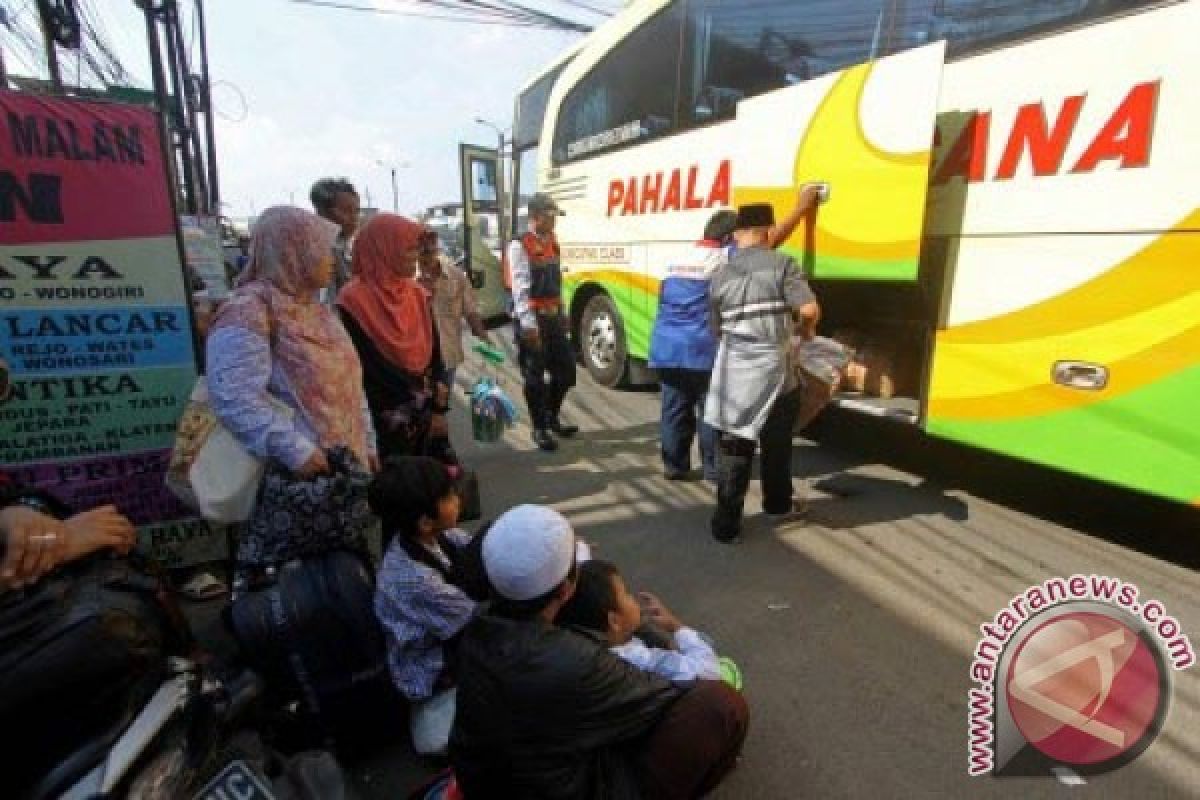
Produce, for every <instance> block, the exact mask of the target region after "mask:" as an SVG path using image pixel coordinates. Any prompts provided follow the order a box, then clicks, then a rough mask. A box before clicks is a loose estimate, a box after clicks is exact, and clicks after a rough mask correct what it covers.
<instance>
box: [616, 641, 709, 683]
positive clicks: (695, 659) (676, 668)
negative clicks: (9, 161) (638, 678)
mask: <svg viewBox="0 0 1200 800" xmlns="http://www.w3.org/2000/svg"><path fill="white" fill-rule="evenodd" d="M675 646H676V647H677V648H679V649H678V650H663V649H661V648H658V647H647V646H646V643H645V642H643V641H642V640H641V639H639V638H637V637H636V636H635V637H634V638H632V639H630V640H629V641H628V642H626V643H625V644H623V645H621V646H620V647H614V648H612V651H613V653H614V654H615V655H617V656H618V657H620V658H621V659H623V660H625V661H627V662H629V663H630V664H632V665H633V666H635V667H637V668H638V669H640V670H642V671H643V672H652V673H654V674H655V675H658V676H660V677H663V678H666V679H667V680H669V681H681V682H686V681H696V680H708V681H716V680H720V679H721V664H720V661H719V660H718V658H717V654H716V651H714V650H713V649H712V645H710V644H709V643H708V642H707V641H705V640H704V637H703V636H701V635H700V633H699V632H698V631H695V630H693V629H692V628H680V629H679V630H678V631H676V632H675Z"/></svg>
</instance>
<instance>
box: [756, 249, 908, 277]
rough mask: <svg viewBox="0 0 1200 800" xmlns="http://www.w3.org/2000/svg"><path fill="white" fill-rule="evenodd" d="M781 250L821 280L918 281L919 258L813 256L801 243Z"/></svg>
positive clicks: (812, 275)
mask: <svg viewBox="0 0 1200 800" xmlns="http://www.w3.org/2000/svg"><path fill="white" fill-rule="evenodd" d="M780 250H781V251H782V252H784V253H787V254H788V255H789V256H791V257H792V258H794V259H796V263H798V264H800V265H801V266H803V267H804V270H805V272H806V273H807V274H808V275H810V276H811V277H813V278H819V279H821V280H845V281H915V280H916V279H917V262H916V260H915V259H910V258H904V259H897V260H894V261H875V260H868V259H861V258H847V257H842V256H831V255H826V254H816V255H815V256H814V257H812V258H809V257H807V256H806V255H805V253H804V250H803V249H801V248H799V247H781V248H780ZM809 262H812V263H811V264H810V263H809Z"/></svg>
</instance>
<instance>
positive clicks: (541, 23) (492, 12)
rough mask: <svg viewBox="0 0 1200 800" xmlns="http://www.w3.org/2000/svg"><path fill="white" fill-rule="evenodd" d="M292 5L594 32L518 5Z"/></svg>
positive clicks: (307, 1) (312, 1)
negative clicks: (421, 7) (443, 11)
mask: <svg viewBox="0 0 1200 800" xmlns="http://www.w3.org/2000/svg"><path fill="white" fill-rule="evenodd" d="M292 2H293V3H298V4H300V5H309V6H317V7H323V8H332V9H338V10H341V11H360V12H363V13H368V14H384V15H389V16H399V17H416V18H421V19H432V20H442V21H446V22H458V23H467V24H478V25H498V26H505V27H515V28H544V29H549V30H569V31H573V32H577V33H587V32H589V31H591V30H592V28H591V26H588V25H584V24H582V23H579V22H575V21H573V20H569V19H566V18H565V17H558V16H555V15H553V14H547V13H545V12H541V11H538V10H536V9H531V8H528V7H525V6H521V5H519V4H517V3H486V2H467V0H458V2H453V0H441V1H440V2H439V0H412V2H413V3H414V4H419V5H427V6H430V7H434V8H441V9H446V10H447V11H461V12H462V13H460V14H439V13H431V12H426V11H419V10H415V9H400V8H376V7H369V6H358V5H351V4H349V3H342V2H336V0H292Z"/></svg>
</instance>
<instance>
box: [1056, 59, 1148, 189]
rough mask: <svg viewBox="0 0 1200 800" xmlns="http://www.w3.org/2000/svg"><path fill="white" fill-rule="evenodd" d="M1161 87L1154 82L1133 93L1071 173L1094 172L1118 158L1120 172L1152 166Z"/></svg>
mask: <svg viewBox="0 0 1200 800" xmlns="http://www.w3.org/2000/svg"><path fill="white" fill-rule="evenodd" d="M1159 85H1160V81H1151V82H1148V83H1139V84H1138V85H1137V86H1134V87H1133V88H1132V89H1130V90H1129V94H1127V95H1126V96H1125V99H1124V100H1122V101H1121V105H1119V106H1118V107H1117V110H1116V111H1114V112H1113V115H1112V117H1110V118H1109V120H1108V122H1107V123H1105V125H1104V127H1103V128H1101V129H1100V132H1099V133H1098V134H1096V138H1095V139H1093V140H1092V143H1091V144H1090V145H1088V149H1087V150H1085V151H1084V153H1083V155H1082V156H1080V158H1079V163H1078V164H1076V165H1075V166H1074V167H1073V168H1072V169H1071V172H1074V173H1080V172H1091V171H1092V170H1094V169H1095V168H1096V166H1097V165H1099V163H1100V162H1101V161H1110V160H1112V159H1118V158H1119V159H1120V160H1121V169H1129V168H1131V167H1144V166H1146V165H1147V164H1149V163H1150V141H1151V139H1153V137H1154V113H1155V110H1156V108H1157V106H1158V87H1159Z"/></svg>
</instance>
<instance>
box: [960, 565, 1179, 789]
mask: <svg viewBox="0 0 1200 800" xmlns="http://www.w3.org/2000/svg"><path fill="white" fill-rule="evenodd" d="M1139 595H1140V593H1139V591H1138V588H1137V587H1136V586H1134V585H1133V584H1130V583H1125V582H1124V581H1122V580H1120V579H1119V578H1110V577H1106V576H1102V575H1072V576H1071V577H1069V578H1050V579H1048V580H1046V581H1043V582H1042V583H1041V584H1039V585H1037V586H1031V587H1029V588H1028V589H1026V590H1025V591H1024V592H1022V593H1021V594H1019V595H1017V596H1016V597H1015V598H1013V600H1012V602H1011V603H1009V605H1008V606H1007V607H1006V608H1004V609H1002V610H1001V611H1000V612H999V613H997V614H996V616H995V618H994V619H993V620H992V621H991V622H990V623H986V624H984V625H981V626H980V632H981V633H982V634H983V638H981V639H980V640H979V644H978V646H976V648H975V655H974V659H973V660H972V662H971V680H972V682H973V683H975V684H977V685H976V686H974V687H972V688H971V690H970V691H969V692H968V701H969V702H968V708H967V717H968V720H967V721H968V726H969V741H970V744H969V751H968V762H967V771H968V772H969V773H970V774H971V775H987V774H989V773H990V774H993V775H1045V774H1047V772H1048V771H1049V770H1048V769H1047V767H1054V766H1066V767H1069V768H1072V769H1076V770H1079V771H1082V772H1087V773H1089V774H1097V773H1101V772H1107V771H1110V770H1113V769H1116V768H1118V767H1121V766H1124V765H1125V764H1128V763H1129V762H1130V761H1132V760H1133V759H1135V758H1137V757H1138V756H1139V755H1141V753H1142V752H1144V751H1145V750H1146V748H1147V747H1149V746H1150V744H1151V743H1152V742H1153V741H1154V739H1155V738H1156V737H1157V736H1158V733H1159V731H1161V730H1162V726H1163V722H1164V720H1165V719H1166V716H1167V708H1168V706H1169V705H1170V699H1171V674H1172V672H1173V671H1176V670H1185V669H1187V668H1189V667H1191V666H1192V665H1193V664H1195V663H1196V654H1195V651H1194V650H1193V649H1192V643H1191V641H1189V639H1188V637H1187V636H1186V635H1185V634H1184V632H1183V631H1182V630H1181V629H1180V625H1179V622H1178V620H1176V619H1175V618H1174V617H1172V616H1170V615H1169V614H1167V611H1166V608H1165V607H1164V606H1163V604H1162V603H1160V602H1158V601H1157V600H1149V601H1142V600H1140V599H1139Z"/></svg>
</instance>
